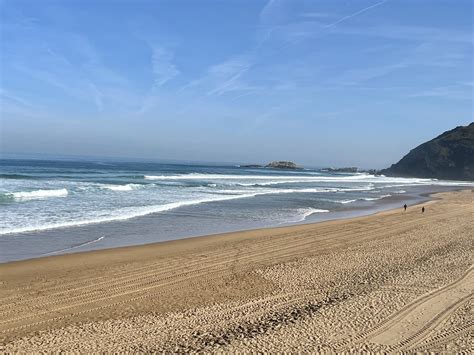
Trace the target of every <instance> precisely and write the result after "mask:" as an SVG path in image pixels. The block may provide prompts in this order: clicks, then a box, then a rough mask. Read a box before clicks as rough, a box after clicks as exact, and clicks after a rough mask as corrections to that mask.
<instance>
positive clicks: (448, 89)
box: [409, 82, 474, 101]
mask: <svg viewBox="0 0 474 355" xmlns="http://www.w3.org/2000/svg"><path fill="white" fill-rule="evenodd" d="M409 97H410V98H444V99H450V100H469V101H472V99H473V97H474V90H473V84H472V82H466V83H457V84H452V85H445V86H439V87H435V88H430V89H427V90H423V91H420V92H417V93H414V94H411V95H409Z"/></svg>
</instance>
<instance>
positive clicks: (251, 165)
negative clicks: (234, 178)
mask: <svg viewBox="0 0 474 355" xmlns="http://www.w3.org/2000/svg"><path fill="white" fill-rule="evenodd" d="M239 168H263V165H260V164H246V165H239Z"/></svg>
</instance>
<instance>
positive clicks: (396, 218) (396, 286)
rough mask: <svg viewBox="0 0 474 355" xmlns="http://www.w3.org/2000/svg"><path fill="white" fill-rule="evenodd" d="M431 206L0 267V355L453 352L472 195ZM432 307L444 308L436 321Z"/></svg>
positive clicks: (467, 275) (444, 197)
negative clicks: (64, 354) (31, 354)
mask: <svg viewBox="0 0 474 355" xmlns="http://www.w3.org/2000/svg"><path fill="white" fill-rule="evenodd" d="M432 197H433V198H434V199H432V200H431V201H429V202H428V203H425V206H427V210H426V212H425V213H424V214H421V211H420V210H419V205H414V206H410V207H409V208H408V210H407V212H403V211H399V210H389V211H383V212H379V213H377V214H375V215H370V216H364V217H355V218H352V219H345V220H334V221H327V222H323V223H313V224H303V225H296V226H290V227H288V226H285V227H278V228H267V229H260V230H252V231H245V232H232V233H227V234H221V235H212V236H204V237H195V238H189V239H181V240H174V241H168V242H164V243H155V244H149V245H141V246H133V247H123V248H113V249H105V250H97V251H91V252H81V253H73V254H65V255H57V256H50V257H44V258H37V259H30V260H22V261H16V262H11V263H5V264H1V265H0V273H1V274H2V283H1V285H0V304H1V305H2V307H1V313H2V319H3V320H2V323H1V324H0V350H2V351H5V352H15V351H19V352H24V351H26V350H27V349H28V351H36V352H40V351H46V352H52V351H76V352H78V351H79V352H81V351H82V352H99V351H124V352H127V351H129V352H130V351H142V352H152V351H164V352H188V351H196V352H200V351H201V352H202V351H204V352H206V351H227V352H252V351H257V350H262V351H263V350H266V351H269V352H274V351H278V350H281V351H297V350H304V349H306V350H307V351H309V350H313V351H349V350H350V349H358V350H363V349H365V350H370V351H381V352H384V351H398V350H400V351H403V350H417V349H418V350H422V349H428V350H433V351H436V350H438V351H442V350H443V349H444V350H446V349H445V348H439V344H440V342H439V339H446V341H445V343H446V344H445V343H441V345H442V346H445V345H446V346H449V347H450V348H449V349H451V350H454V351H463V350H465V349H467V348H466V346H467V345H466V344H468V343H466V341H467V340H466V336H468V333H466V332H467V331H468V330H469V328H466V327H468V326H467V325H466V324H469V311H468V309H469V308H466V307H468V304H469V302H471V301H470V300H472V289H473V282H474V279H473V276H474V273H473V272H472V268H471V265H472V254H471V251H472V238H473V237H474V230H473V228H472V226H471V223H472V221H471V217H472V213H473V212H474V207H473V206H472V192H471V190H462V191H456V192H445V193H440V194H436V195H435V196H432ZM470 255H471V256H470ZM453 282H454V283H453ZM451 283H452V285H451V286H449V285H450V284H451ZM448 286H449V287H448ZM451 290H452V291H451ZM435 291H436V292H435ZM466 292H467V293H466ZM437 294H440V296H439V297H438V296H436V295H437ZM420 297H421V298H420ZM466 297H467V298H466ZM419 299H423V300H426V301H423V302H422V303H420V301H417V300H419ZM441 299H442V300H444V301H442V302H444V303H442V304H441V305H440V304H439V302H441V301H440V300H441ZM446 302H448V303H446ZM466 302H467V303H466ZM443 304H446V307H448V305H451V304H452V305H453V306H449V307H448V308H447V309H449V310H450V311H449V312H447V313H446V314H445V315H443V317H442V318H439V317H438V318H436V317H435V315H436V314H435V313H433V312H435V311H436V309H440V310H442V309H444V307H445V306H443ZM369 306H370V307H369ZM436 307H438V308H436ZM439 307H442V308H439ZM405 310H407V311H405ZM408 310H409V311H408ZM427 310H429V311H427ZM419 312H422V313H420V314H423V317H421V318H420V316H419ZM466 312H467V313H466ZM395 316H396V317H405V318H404V319H403V320H402V321H401V322H396V323H393V322H391V321H390V319H392V318H393V317H395ZM432 317H434V318H433V319H436V321H433V323H431V322H432V320H431V318H432ZM437 319H440V321H438V320H437ZM466 322H467V323H466ZM381 324H383V327H382V328H380V325H381ZM398 324H409V325H410V326H409V327H407V328H406V329H402V330H400V329H398V328H397V326H398ZM452 324H455V329H459V330H457V331H456V332H457V333H455V335H453V333H449V331H448V333H446V334H448V335H449V336H444V335H443V334H445V333H443V332H446V331H447V330H446V329H449V328H446V326H447V325H451V326H453V325H452ZM379 329H384V330H383V332H381V331H380V330H379ZM418 329H425V330H423V331H421V333H420V332H419V331H418ZM397 334H398V335H397ZM400 334H401V335H400ZM417 334H418V335H417ZM412 335H413V336H412ZM397 337H402V338H403V339H405V338H406V339H412V340H410V341H405V340H403V339H402V338H400V339H399V338H397ZM310 339H312V340H310ZM415 340H416V341H415ZM443 341H444V340H443ZM453 341H454V343H453ZM440 349H441V350H440Z"/></svg>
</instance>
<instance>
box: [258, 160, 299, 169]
mask: <svg viewBox="0 0 474 355" xmlns="http://www.w3.org/2000/svg"><path fill="white" fill-rule="evenodd" d="M265 167H266V168H274V169H302V168H301V167H299V166H297V165H296V164H295V163H293V162H292V161H282V160H280V161H272V162H271V163H269V164H267V165H266V166H265Z"/></svg>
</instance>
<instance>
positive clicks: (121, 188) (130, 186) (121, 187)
mask: <svg viewBox="0 0 474 355" xmlns="http://www.w3.org/2000/svg"><path fill="white" fill-rule="evenodd" d="M140 187H142V185H140V184H127V185H102V186H101V188H103V189H107V190H112V191H132V190H134V189H137V188H140Z"/></svg>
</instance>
